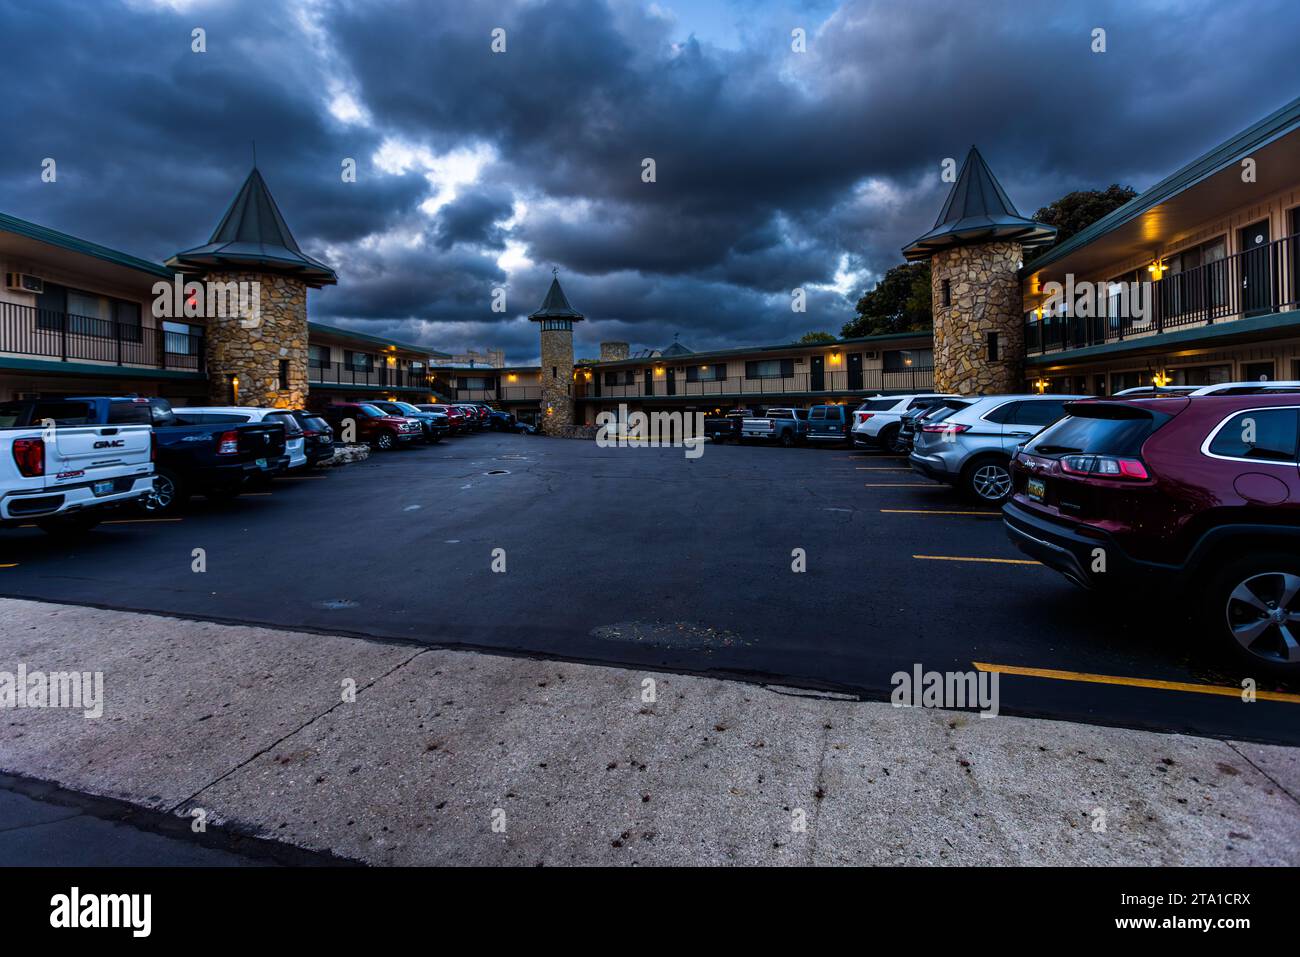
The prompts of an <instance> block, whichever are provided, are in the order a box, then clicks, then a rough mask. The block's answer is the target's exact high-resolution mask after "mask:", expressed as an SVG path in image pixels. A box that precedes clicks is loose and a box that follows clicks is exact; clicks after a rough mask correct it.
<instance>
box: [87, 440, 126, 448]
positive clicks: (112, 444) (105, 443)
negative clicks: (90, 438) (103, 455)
mask: <svg viewBox="0 0 1300 957" xmlns="http://www.w3.org/2000/svg"><path fill="white" fill-rule="evenodd" d="M94 448H95V449H123V448H126V439H100V440H99V441H98V442H96V443H95V445H94Z"/></svg>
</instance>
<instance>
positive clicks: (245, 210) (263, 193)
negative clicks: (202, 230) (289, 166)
mask: <svg viewBox="0 0 1300 957" xmlns="http://www.w3.org/2000/svg"><path fill="white" fill-rule="evenodd" d="M167 265H169V266H171V267H173V268H176V269H182V270H191V271H208V270H212V269H222V268H224V269H240V268H246V269H257V270H265V271H268V272H278V273H284V274H286V275H291V276H295V277H297V278H298V279H301V280H302V281H303V282H305V283H307V285H309V286H324V285H332V284H333V283H336V282H338V277H337V276H336V275H335V274H334V270H333V269H331V268H330V267H329V266H327V265H325V264H324V263H323V262H321V261H320V260H318V259H313V258H312V257H310V256H308V255H307V254H306V253H304V252H303V251H302V250H301V249H300V248H299V247H298V242H297V240H295V239H294V238H293V233H291V232H290V231H289V224H288V223H286V222H285V221H284V217H283V216H281V215H280V208H279V207H278V206H277V205H276V204H275V200H274V199H273V198H272V196H271V191H270V190H269V189H268V188H267V186H266V180H264V179H262V174H261V173H260V172H259V171H258V169H257V167H256V166H255V167H253V170H252V172H250V173H249V174H248V178H247V179H246V180H244V185H243V186H241V187H240V188H239V192H238V193H236V194H235V200H234V202H232V203H231V204H230V208H229V209H227V210H226V215H225V216H223V217H222V218H221V222H220V223H218V224H217V228H216V229H215V230H214V231H213V233H212V238H211V239H209V240H208V241H207V243H206V244H204V245H202V246H196V247H195V248H193V249H187V250H184V251H183V252H179V253H176V255H174V256H172V257H171V259H169V260H167Z"/></svg>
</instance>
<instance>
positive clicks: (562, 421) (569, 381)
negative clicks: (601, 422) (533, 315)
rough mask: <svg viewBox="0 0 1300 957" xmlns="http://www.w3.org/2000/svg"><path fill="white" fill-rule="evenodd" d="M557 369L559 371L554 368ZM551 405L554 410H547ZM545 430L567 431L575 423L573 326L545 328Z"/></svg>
mask: <svg viewBox="0 0 1300 957" xmlns="http://www.w3.org/2000/svg"><path fill="white" fill-rule="evenodd" d="M552 369H554V370H555V373H556V374H555V375H552V374H551V370H552ZM547 406H550V408H551V409H552V410H553V411H552V412H551V414H550V415H547V414H546V409H547ZM539 421H540V424H541V426H542V431H543V432H545V433H546V434H547V435H563V434H565V433H567V432H568V431H569V430H570V429H571V428H572V427H573V330H572V329H543V330H542V414H541V418H540V420H539Z"/></svg>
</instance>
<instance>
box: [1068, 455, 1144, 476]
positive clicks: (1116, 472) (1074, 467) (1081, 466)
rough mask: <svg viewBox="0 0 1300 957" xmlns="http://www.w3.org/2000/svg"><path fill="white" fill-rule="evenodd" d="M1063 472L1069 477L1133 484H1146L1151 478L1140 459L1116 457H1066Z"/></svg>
mask: <svg viewBox="0 0 1300 957" xmlns="http://www.w3.org/2000/svg"><path fill="white" fill-rule="evenodd" d="M1061 471H1062V472H1065V473H1067V474H1069V475H1087V476H1088V477H1089V478H1104V479H1117V480H1121V481H1124V480H1127V481H1131V482H1144V481H1146V480H1147V479H1149V478H1151V475H1150V474H1149V473H1148V472H1147V468H1146V466H1145V465H1143V464H1142V462H1141V461H1139V460H1138V459H1122V458H1118V457H1117V456H1114V455H1065V456H1062V457H1061Z"/></svg>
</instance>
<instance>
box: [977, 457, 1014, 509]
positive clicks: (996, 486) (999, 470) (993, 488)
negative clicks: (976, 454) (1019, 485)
mask: <svg viewBox="0 0 1300 957" xmlns="http://www.w3.org/2000/svg"><path fill="white" fill-rule="evenodd" d="M971 487H972V488H973V489H975V494H976V495H978V496H979V497H980V498H982V499H984V500H985V501H986V502H1000V501H1001V500H1002V499H1004V498H1006V497H1007V494H1008V493H1009V492H1010V491H1011V473H1010V472H1008V471H1007V469H1006V466H1003V465H997V464H995V463H992V462H990V463H988V464H987V465H981V466H980V467H979V468H977V469H976V470H975V474H974V475H972V476H971Z"/></svg>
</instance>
